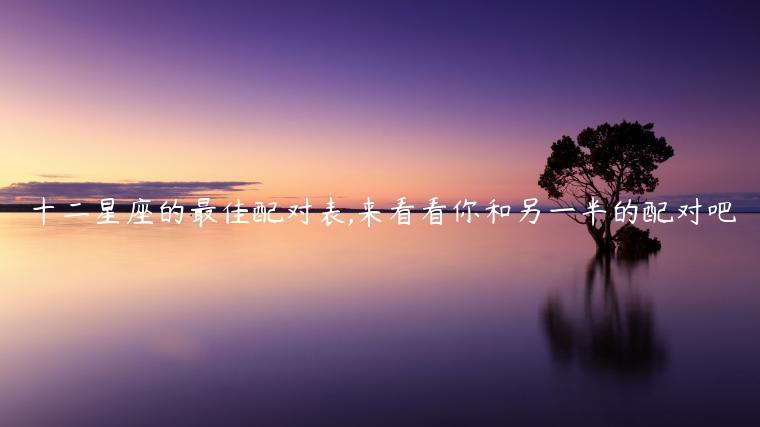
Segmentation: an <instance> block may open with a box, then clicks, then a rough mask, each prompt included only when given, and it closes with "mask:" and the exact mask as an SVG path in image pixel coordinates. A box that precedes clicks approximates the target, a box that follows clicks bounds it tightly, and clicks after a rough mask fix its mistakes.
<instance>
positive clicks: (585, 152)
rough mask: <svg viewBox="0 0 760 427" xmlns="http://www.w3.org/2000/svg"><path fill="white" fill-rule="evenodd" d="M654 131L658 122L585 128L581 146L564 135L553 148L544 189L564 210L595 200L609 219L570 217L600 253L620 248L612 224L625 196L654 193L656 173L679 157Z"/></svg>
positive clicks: (541, 182) (542, 179)
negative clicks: (674, 156)
mask: <svg viewBox="0 0 760 427" xmlns="http://www.w3.org/2000/svg"><path fill="white" fill-rule="evenodd" d="M653 129H654V124H652V123H647V124H644V125H642V124H640V123H639V122H633V123H631V122H626V121H623V122H621V123H617V124H614V125H610V124H608V123H604V124H601V125H599V126H597V127H596V128H586V129H584V130H583V131H581V133H579V134H578V137H577V138H576V140H575V141H574V140H573V139H572V138H571V137H569V136H563V137H562V138H560V139H559V140H557V141H556V142H555V143H553V144H552V146H551V154H550V155H549V157H548V158H547V160H546V167H545V168H544V172H543V173H542V174H541V176H540V177H539V180H538V185H539V186H541V188H543V189H544V190H546V192H547V193H548V195H549V198H550V199H552V200H554V201H555V202H556V203H557V204H559V205H560V206H562V207H575V208H579V207H580V208H585V207H587V206H588V205H589V203H590V202H591V201H592V199H596V200H597V201H598V202H599V205H600V208H601V209H603V210H604V211H605V213H604V218H603V219H596V220H595V221H592V218H591V216H590V215H586V216H583V215H578V214H570V217H571V218H573V219H574V220H575V221H576V222H578V223H580V224H585V225H586V227H587V229H588V231H589V233H590V234H591V236H592V237H593V238H594V241H595V242H596V244H597V248H598V249H600V250H604V251H612V250H613V249H614V237H615V235H614V234H613V232H612V227H611V221H612V220H613V219H614V216H615V206H616V205H617V204H618V202H620V200H621V199H620V198H621V196H624V195H642V194H644V193H647V192H651V191H654V189H655V188H656V187H657V185H658V183H659V179H658V178H657V177H656V176H654V171H655V170H656V169H657V167H658V166H659V165H660V164H661V163H663V162H665V161H666V160H668V159H669V158H671V157H673V154H674V152H673V147H671V146H670V145H669V144H668V142H667V141H666V140H665V138H663V137H658V136H656V135H655V133H654V131H653Z"/></svg>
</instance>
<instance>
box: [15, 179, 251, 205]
mask: <svg viewBox="0 0 760 427" xmlns="http://www.w3.org/2000/svg"><path fill="white" fill-rule="evenodd" d="M259 184H261V182H258V181H136V182H50V181H43V182H37V181H32V182H18V183H13V184H11V185H9V186H7V187H0V201H4V202H14V201H16V202H21V201H30V200H34V201H36V200H39V198H41V197H47V198H49V199H50V200H77V201H80V200H81V201H85V200H88V199H102V198H108V197H113V198H115V199H121V200H124V199H128V200H135V199H137V198H139V197H142V198H143V199H175V198H176V199H186V198H193V197H203V196H208V197H211V196H214V197H222V196H225V195H227V194H229V193H234V192H238V191H243V190H246V189H247V188H246V187H248V186H252V185H259Z"/></svg>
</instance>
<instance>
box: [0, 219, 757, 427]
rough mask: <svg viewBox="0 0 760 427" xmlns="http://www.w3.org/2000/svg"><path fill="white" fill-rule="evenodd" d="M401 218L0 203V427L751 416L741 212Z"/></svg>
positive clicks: (753, 227) (752, 314) (749, 247)
mask: <svg viewBox="0 0 760 427" xmlns="http://www.w3.org/2000/svg"><path fill="white" fill-rule="evenodd" d="M413 221H416V223H415V224H414V225H412V226H411V227H400V226H396V225H393V224H389V223H388V221H385V222H383V223H382V224H379V225H378V226H377V227H376V228H375V227H374V226H373V229H371V230H367V229H366V227H355V226H354V227H351V228H349V227H334V228H330V229H326V228H325V227H324V226H321V225H314V224H311V225H309V226H303V225H302V224H300V223H284V224H279V225H275V224H267V225H243V226H239V227H236V226H233V225H224V224H219V225H212V226H209V227H205V226H204V228H203V229H198V228H197V226H194V225H193V224H191V223H189V224H184V223H183V224H182V225H180V226H164V225H161V224H156V225H154V226H147V227H140V226H136V227H130V226H122V225H119V226H114V227H111V228H109V227H103V226H95V225H94V224H92V223H94V221H89V222H87V221H85V220H82V221H80V222H76V220H69V221H68V222H65V221H63V220H62V219H61V218H60V216H56V214H53V215H51V216H50V217H49V218H48V226H47V227H45V229H42V228H41V227H40V226H39V218H38V217H37V216H34V215H26V214H2V215H0V305H1V306H2V309H0V425H2V426H40V425H51V426H60V425H65V426H68V425H77V426H79V425H81V426H89V425H130V426H131V425H146V424H147V425H172V424H181V425H257V426H283V425H331V426H333V425H362V426H367V425H383V426H386V425H394V426H398V425H414V426H418V425H541V424H544V425H557V424H568V425H578V424H581V423H582V424H583V425H586V426H588V425H642V424H645V425H659V424H665V423H670V424H675V425H696V424H705V423H706V424H712V425H753V424H754V425H760V423H758V422H756V421H758V415H757V410H756V406H757V404H756V403H757V402H756V401H757V390H758V386H759V385H760V367H758V360H760V340H757V339H756V337H757V336H758V333H757V332H758V326H757V325H759V324H760V310H758V307H760V289H758V288H757V277H758V276H759V274H758V273H760V266H759V265H758V263H757V260H758V259H759V258H758V254H760V242H758V239H757V236H758V235H760V216H755V215H742V216H740V217H739V222H738V223H736V224H733V225H731V224H729V225H726V224H720V223H710V222H707V223H705V224H704V225H700V226H699V227H694V226H692V225H691V224H690V223H688V222H687V223H685V224H670V225H667V226H659V227H655V228H654V229H653V234H654V235H656V236H657V237H658V238H660V240H661V241H662V242H663V249H662V251H661V252H660V253H659V254H658V255H657V256H656V257H653V258H650V259H649V260H648V261H640V262H636V263H628V264H626V263H618V261H616V260H606V261H605V260H602V261H599V260H591V261H589V256H590V254H591V253H592V252H593V246H592V244H591V242H590V239H588V237H587V235H586V234H585V231H584V230H583V229H581V228H577V227H575V226H574V225H573V224H572V223H570V222H568V221H567V220H566V218H564V217H563V216H550V215H546V216H542V218H541V220H540V222H539V224H537V225H535V226H531V225H526V224H519V223H518V222H517V221H516V220H515V221H513V222H511V221H507V222H504V223H502V224H497V225H495V226H494V225H491V224H490V223H489V222H488V221H483V222H479V223H476V224H475V223H474V224H465V223H461V224H456V223H453V222H452V221H449V222H448V223H446V224H445V225H444V226H443V227H431V226H425V225H422V224H419V216H416V217H415V218H413ZM356 222H357V223H358V221H356ZM315 223H316V222H315ZM547 295H548V296H549V299H548V300H547Z"/></svg>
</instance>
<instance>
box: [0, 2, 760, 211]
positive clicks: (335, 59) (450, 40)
mask: <svg viewBox="0 0 760 427" xmlns="http://www.w3.org/2000/svg"><path fill="white" fill-rule="evenodd" d="M221 3H223V4H221ZM283 3H285V2H191V1H181V2H180V1H177V2H161V4H160V5H158V4H154V2H65V1H64V2H50V4H47V5H43V3H38V2H35V5H30V4H28V2H15V4H14V2H5V4H4V5H3V6H2V13H0V28H1V29H0V36H1V37H0V49H2V50H3V52H5V53H6V55H4V56H5V57H7V58H10V61H9V62H11V63H12V64H13V65H12V66H10V67H8V68H9V69H10V71H8V70H6V71H5V72H0V77H2V78H3V80H0V82H5V83H6V84H8V85H9V86H11V85H15V83H17V82H22V83H24V84H25V85H26V86H24V88H23V89H19V90H18V91H17V92H16V94H15V95H16V96H18V97H22V98H23V96H24V94H28V93H30V91H33V90H34V88H35V87H39V88H40V89H39V91H43V90H45V91H47V93H50V94H52V95H51V96H54V95H57V94H58V91H59V90H60V93H61V94H68V95H66V96H71V95H70V93H68V92H66V88H67V87H72V85H73V86H76V87H77V88H78V89H81V88H85V89H84V90H81V92H83V93H84V95H82V98H80V100H79V101H81V104H82V106H83V107H82V108H87V106H88V105H93V106H94V105H97V102H101V101H102V99H104V98H105V99H109V98H107V97H106V96H105V95H102V94H104V93H108V94H110V96H117V95H118V96H122V97H123V99H121V98H120V99H119V102H118V103H115V104H118V105H117V107H114V108H115V110H114V111H118V112H117V113H116V114H117V115H119V116H122V117H125V119H124V120H129V119H130V116H129V112H130V111H132V110H130V108H132V109H133V110H135V111H147V108H149V107H146V106H149V105H152V104H156V105H160V106H161V111H162V114H166V115H167V117H171V116H173V115H183V114H187V115H190V116H195V115H197V116H199V117H204V119H205V120H208V123H206V124H205V126H206V128H209V129H214V126H217V127H219V128H227V129H236V128H237V127H240V128H241V129H242V128H245V126H246V123H248V122H250V121H252V120H257V124H258V123H263V125H262V127H265V128H267V129H274V131H272V132H269V133H267V135H271V134H278V132H279V134H282V133H287V132H289V131H290V130H291V129H308V133H316V134H320V132H322V134H321V136H323V137H324V138H322V139H319V140H320V141H322V140H327V139H330V138H331V137H332V136H334V135H335V134H339V133H340V132H341V130H342V129H344V128H351V129H353V130H356V129H358V131H355V132H354V133H352V134H351V135H350V138H348V137H347V139H350V142H349V143H347V144H348V145H350V147H349V149H348V150H349V151H350V150H354V151H353V152H355V153H361V152H362V150H365V151H366V150H369V149H370V148H371V149H372V150H377V152H378V155H376V156H374V157H375V158H376V159H378V160H377V167H379V168H383V169H385V170H390V169H391V168H392V167H391V166H389V165H391V164H393V163H392V160H393V158H394V151H393V150H398V149H399V147H409V146H412V147H413V148H414V155H418V154H419V153H424V152H426V150H430V151H435V150H438V151H442V152H444V153H445V154H441V155H440V156H439V157H438V158H437V160H440V162H441V164H442V166H443V169H444V170H447V169H449V170H450V169H452V168H453V167H455V166H456V162H457V159H461V158H463V157H465V158H467V160H468V161H467V165H469V166H470V167H472V166H473V165H478V164H479V163H482V164H483V168H487V167H492V165H493V163H489V159H490V158H491V157H499V156H501V157H502V158H504V159H505V160H504V167H505V168H511V167H514V165H513V163H510V159H511V158H514V159H516V160H515V161H517V162H520V163H528V164H530V165H531V167H530V168H527V167H526V171H522V170H520V171H519V172H516V175H515V176H510V179H512V180H513V181H514V180H517V181H519V182H516V183H515V186H516V187H517V189H518V190H519V191H517V193H518V194H522V193H524V192H527V191H532V190H533V189H535V188H536V187H535V180H536V178H537V175H538V173H539V172H540V170H541V168H542V167H543V159H545V157H546V154H547V153H548V147H549V145H550V144H551V142H552V141H554V140H556V139H557V138H559V137H560V136H561V135H563V134H570V135H572V136H575V135H576V134H577V133H578V131H580V130H581V129H582V128H584V127H586V126H595V125H597V124H599V123H601V122H604V121H609V122H617V121H620V120H623V119H627V120H638V121H641V122H650V121H651V122H654V123H655V125H656V126H655V131H656V132H658V135H663V136H666V137H667V138H668V140H669V142H670V143H671V144H672V145H673V146H674V147H675V149H676V156H675V157H674V158H673V159H672V160H671V161H669V162H668V167H667V168H663V170H662V171H661V177H662V187H661V190H660V191H661V192H664V193H666V194H680V193H700V192H717V191H725V192H734V191H743V192H750V191H758V190H760V185H758V184H760V168H757V167H756V162H757V159H758V158H760V144H758V143H757V135H758V133H759V132H760V120H758V117H757V116H758V112H760V108H759V107H760V55H759V54H758V52H760V30H758V27H759V26H758V24H757V23H758V22H759V20H760V7H759V6H757V4H756V3H755V4H753V3H752V2H735V3H734V2H728V3H727V2H710V3H703V2H690V3H688V4H683V5H678V4H675V3H672V2H663V3H662V4H656V3H641V2H635V3H634V2H628V3H622V4H619V5H610V4H607V3H600V4H591V3H587V4H578V5H576V4H570V2H556V3H551V2H531V4H509V3H508V2H492V3H479V2H456V3H454V2H452V3H447V2H440V1H438V2H415V3H412V2H398V3H395V2H375V3H374V4H370V3H368V2H367V3H365V2H329V3H320V4H317V2H287V3H289V4H287V5H285V4H283ZM523 3H527V2H523ZM3 73H5V75H4V74H3ZM35 73H37V74H39V76H43V77H40V81H43V82H46V83H45V84H40V85H39V86H35V85H36V83H34V84H31V83H30V81H32V80H31V79H32V78H31V77H28V76H29V75H32V74H34V75H37V74H35ZM19 76H20V77H19ZM25 79H26V80H25ZM50 81H54V83H50ZM15 86H16V87H21V86H23V85H15ZM30 88H31V89H30ZM51 88H52V89H51ZM89 90H91V91H92V94H89V93H88V91H89ZM93 94H97V96H96V95H93ZM114 94H116V95H114ZM35 96H38V95H37V94H35ZM61 96H63V95H61ZM88 96H90V97H91V98H92V99H91V100H88V98H87V97H88ZM5 107H6V108H12V107H9V106H8V105H6V106H5ZM92 108H93V109H95V108H96V107H92ZM53 111H54V112H55V109H53ZM146 114H147V113H146ZM315 129H316V131H315ZM210 132H212V131H210ZM305 132H306V131H305ZM362 132H364V134H366V138H359V137H356V136H355V135H364V134H363V133H362ZM283 139H285V137H283ZM288 141H290V140H288ZM6 143H7V142H6ZM14 143H16V142H15V141H10V144H14ZM106 143H107V142H106ZM173 143H176V142H173ZM173 143H172V144H173ZM166 144H170V143H169V142H166ZM176 144H178V145H179V143H176ZM218 144H220V146H222V147H224V148H226V149H229V150H236V149H239V148H241V146H242V145H244V144H246V143H245V142H240V141H234V140H223V139H220V140H219V141H218ZM272 144H273V145H274V144H275V143H274V142H273V143H272ZM287 144H289V145H288V147H287V148H288V150H289V151H290V152H292V153H294V156H297V155H298V154H295V153H300V152H301V151H304V150H305V151H306V152H308V153H311V154H303V156H304V158H306V157H308V156H311V157H312V158H313V157H314V154H313V153H315V152H316V151H318V150H322V152H324V153H325V154H324V155H325V156H326V157H327V156H330V157H332V158H340V157H341V156H345V157H346V158H347V159H351V158H352V156H351V155H350V152H349V154H346V149H345V147H344V146H341V145H340V144H338V143H335V145H331V144H330V143H321V142H313V141H309V140H305V139H304V140H303V141H302V142H292V141H290V142H288V143H287ZM320 144H323V145H324V147H322V146H320ZM4 145H5V144H4ZM280 145H282V144H280ZM378 146H381V147H386V148H387V150H386V152H383V151H382V148H377V147H378ZM266 148H267V149H268V150H270V151H271V150H274V148H272V147H269V146H267V147H266ZM22 153H23V150H22ZM279 153H280V152H279V151H277V152H276V154H271V155H270V158H269V159H270V163H273V164H274V166H272V168H273V169H274V168H276V167H277V165H278V161H279V160H281V159H280V158H279V157H277V156H278V155H279ZM373 153H375V151H373ZM20 156H21V155H20ZM162 156H164V157H165V155H163V154H162ZM320 159H321V158H320ZM164 160H166V158H164ZM289 161H292V158H291V159H289ZM283 163H285V162H284V161H283ZM409 163H411V164H412V165H413V164H414V163H413V162H412V161H409V162H407V163H405V167H408V166H409ZM419 163H420V165H421V166H422V165H424V162H419ZM336 164H337V163H336ZM218 167H219V168H220V169H218V170H223V169H221V168H222V166H218ZM27 169H28V171H27ZM27 169H18V171H15V173H16V175H14V176H13V177H7V176H6V177H3V180H2V181H3V182H2V183H1V184H5V185H8V184H10V183H11V182H16V181H28V180H30V179H28V178H27V175H25V174H26V173H27V172H28V174H30V175H28V176H31V174H32V173H34V174H37V175H39V174H51V175H55V174H62V175H67V174H71V175H84V176H85V177H88V176H89V177H92V178H94V179H96V180H101V181H111V180H118V179H132V180H154V179H157V178H164V179H165V178H168V179H167V180H195V179H199V178H202V179H204V180H205V179H206V178H211V180H214V179H218V180H246V181H247V180H255V181H259V180H261V181H263V182H264V183H265V187H264V190H266V189H267V187H266V185H274V187H269V188H271V192H272V193H273V194H276V193H298V190H299V189H298V188H296V187H294V186H292V185H291V186H286V185H283V186H282V187H276V184H277V182H279V181H281V180H282V181H286V180H287V179H293V178H292V177H290V178H287V179H286V178H285V177H284V175H283V176H278V175H276V174H274V173H272V172H268V173H267V172H266V171H264V172H261V173H258V172H254V173H253V175H252V176H241V175H240V174H239V173H236V174H235V176H226V175H225V176H221V175H223V173H217V174H216V175H214V176H213V177H196V176H190V174H188V173H187V172H186V171H179V172H178V174H177V175H176V176H170V177H158V176H140V174H139V173H137V174H133V175H132V176H128V177H126V176H121V175H119V176H106V175H105V174H103V173H101V172H99V171H94V172H92V173H88V171H84V172H82V171H81V170H77V167H74V166H72V167H67V165H66V160H65V159H64V160H63V162H62V165H61V167H60V168H58V169H57V170H47V169H48V168H47V167H46V168H45V169H46V170H39V168H37V169H36V170H32V169H34V167H33V166H32V165H31V164H30V165H29V167H28V168H27ZM72 169H75V170H72ZM80 169H81V168H80ZM232 170H233V171H236V172H237V169H234V168H233V169H232ZM533 171H535V172H533ZM285 173H286V171H283V174H285ZM122 175H124V174H122ZM262 175H263V176H262ZM312 175H313V174H312ZM533 175H535V176H533ZM16 176H17V177H18V178H15V177H16ZM494 176H496V175H494ZM505 176H506V175H505ZM280 178H282V179H280ZM455 178H456V177H455ZM365 179H366V180H367V181H370V180H371V179H370V178H369V177H367V178H365ZM372 179H374V177H373V178H372ZM324 181H325V184H324V186H329V185H330V182H331V181H330V179H325V180H324ZM334 181H335V182H339V177H335V179H334ZM477 184H478V181H472V182H471V183H470V185H477ZM426 188H427V187H426ZM304 191H318V190H317V189H313V188H304ZM330 191H338V192H344V193H349V192H351V191H352V190H351V189H343V188H337V189H333V188H323V189H322V191H318V192H319V193H327V192H330ZM504 191H506V190H504ZM536 194H540V193H538V192H536ZM348 195H349V196H357V198H358V197H359V195H354V194H348ZM514 195H515V194H504V196H505V197H506V196H514ZM362 196H363V195H362Z"/></svg>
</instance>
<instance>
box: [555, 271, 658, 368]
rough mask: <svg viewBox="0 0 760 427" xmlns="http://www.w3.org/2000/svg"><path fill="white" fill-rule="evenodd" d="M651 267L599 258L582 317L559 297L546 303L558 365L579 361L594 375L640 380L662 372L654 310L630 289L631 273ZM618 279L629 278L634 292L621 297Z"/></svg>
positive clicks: (589, 273) (589, 278)
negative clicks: (604, 373)
mask: <svg viewBox="0 0 760 427" xmlns="http://www.w3.org/2000/svg"><path fill="white" fill-rule="evenodd" d="M648 265H649V264H648V259H636V260H621V259H615V260H614V261H613V259H612V257H609V256H606V257H605V256H601V257H600V256H595V257H593V258H592V259H591V260H590V261H589V263H588V271H587V273H586V286H585V289H584V298H583V308H582V310H581V312H580V313H572V312H568V311H567V308H566V307H564V306H563V305H562V302H561V300H560V298H559V297H558V296H556V295H555V296H552V297H549V298H548V300H547V302H546V304H545V305H544V307H543V311H542V316H543V322H544V327H545V329H546V335H547V338H548V340H549V345H550V348H551V351H552V355H553V356H554V359H555V360H557V361H558V362H559V363H570V362H572V361H573V359H579V360H580V362H581V363H583V364H584V365H585V366H588V367H591V368H592V369H596V370H599V371H604V372H612V373H613V374H619V375H623V376H637V377H638V376H646V375H651V374H652V373H654V372H655V371H656V370H657V369H658V368H660V367H661V365H662V363H663V362H664V360H665V349H664V347H663V344H662V342H661V338H660V337H658V336H657V333H656V327H655V322H654V314H653V308H652V304H651V302H649V300H648V299H647V298H646V296H642V295H640V294H639V292H638V290H637V289H636V284H632V283H630V282H631V277H633V270H634V269H637V268H642V267H643V268H646V267H647V266H648ZM613 269H618V270H623V271H622V272H620V271H613ZM616 278H623V279H625V278H627V279H628V282H629V283H628V284H627V285H628V286H627V288H628V289H629V290H630V292H627V293H623V294H622V295H621V292H620V291H619V290H618V289H617V284H616V283H615V282H616Z"/></svg>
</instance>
